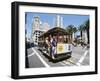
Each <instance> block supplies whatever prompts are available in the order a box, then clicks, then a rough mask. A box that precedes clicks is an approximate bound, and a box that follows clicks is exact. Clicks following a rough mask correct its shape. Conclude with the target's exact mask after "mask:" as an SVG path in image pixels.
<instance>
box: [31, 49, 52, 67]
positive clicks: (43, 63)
mask: <svg viewBox="0 0 100 81" xmlns="http://www.w3.org/2000/svg"><path fill="white" fill-rule="evenodd" d="M32 50H33V51H34V53H35V54H36V55H37V56H38V57H39V59H40V60H41V61H42V63H43V64H44V65H45V66H46V67H50V66H49V65H48V64H47V63H46V62H45V61H44V60H43V58H42V57H41V56H40V55H39V54H38V53H37V52H36V50H35V49H34V48H32Z"/></svg>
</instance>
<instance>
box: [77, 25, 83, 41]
mask: <svg viewBox="0 0 100 81" xmlns="http://www.w3.org/2000/svg"><path fill="white" fill-rule="evenodd" d="M78 30H79V31H80V37H81V42H82V32H83V30H84V25H83V24H82V25H80V26H79V28H78Z"/></svg>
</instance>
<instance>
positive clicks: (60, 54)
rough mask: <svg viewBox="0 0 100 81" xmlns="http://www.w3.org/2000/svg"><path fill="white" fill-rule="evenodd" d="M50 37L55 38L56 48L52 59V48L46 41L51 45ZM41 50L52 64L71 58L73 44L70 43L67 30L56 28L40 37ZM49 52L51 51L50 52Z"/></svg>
mask: <svg viewBox="0 0 100 81" xmlns="http://www.w3.org/2000/svg"><path fill="white" fill-rule="evenodd" d="M50 37H51V38H52V39H54V38H55V40H56V46H55V49H54V51H56V52H55V53H54V54H53V55H54V56H53V57H52V52H53V50H52V48H53V47H52V46H51V47H49V46H48V45H46V40H48V41H49V43H50ZM38 45H39V50H40V51H41V52H42V53H43V54H44V55H45V56H46V57H47V58H48V59H49V60H50V61H52V62H59V61H62V60H65V59H68V58H70V57H71V54H72V44H71V43H70V41H69V34H68V33H67V32H66V30H65V29H63V28H60V27H54V28H52V29H50V30H48V31H47V32H45V33H43V34H42V35H40V36H39V42H38ZM48 50H49V51H48Z"/></svg>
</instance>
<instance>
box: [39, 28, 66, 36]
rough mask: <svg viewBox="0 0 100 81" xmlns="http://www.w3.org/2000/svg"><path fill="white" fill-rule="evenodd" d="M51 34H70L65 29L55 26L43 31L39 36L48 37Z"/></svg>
mask: <svg viewBox="0 0 100 81" xmlns="http://www.w3.org/2000/svg"><path fill="white" fill-rule="evenodd" d="M49 35H53V36H54V35H68V33H67V32H66V30H65V29H63V28H60V27H54V28H52V29H50V30H48V31H47V32H45V33H43V34H42V35H40V36H39V38H41V37H46V36H49Z"/></svg>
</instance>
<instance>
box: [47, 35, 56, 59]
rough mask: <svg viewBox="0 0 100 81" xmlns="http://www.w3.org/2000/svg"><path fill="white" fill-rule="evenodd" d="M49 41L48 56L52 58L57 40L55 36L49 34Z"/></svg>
mask: <svg viewBox="0 0 100 81" xmlns="http://www.w3.org/2000/svg"><path fill="white" fill-rule="evenodd" d="M49 41H50V56H51V57H52V58H53V59H54V58H55V54H56V46H57V41H56V38H55V36H53V37H52V36H51V35H49Z"/></svg>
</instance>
